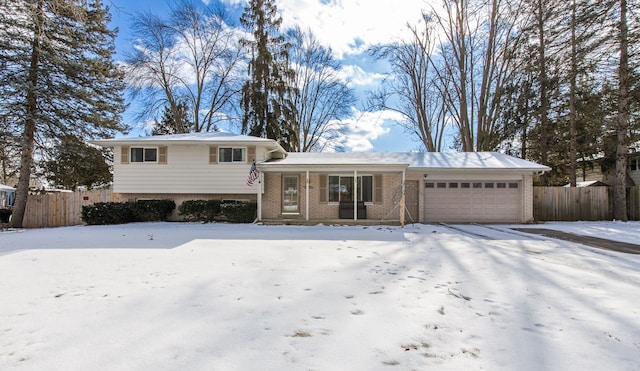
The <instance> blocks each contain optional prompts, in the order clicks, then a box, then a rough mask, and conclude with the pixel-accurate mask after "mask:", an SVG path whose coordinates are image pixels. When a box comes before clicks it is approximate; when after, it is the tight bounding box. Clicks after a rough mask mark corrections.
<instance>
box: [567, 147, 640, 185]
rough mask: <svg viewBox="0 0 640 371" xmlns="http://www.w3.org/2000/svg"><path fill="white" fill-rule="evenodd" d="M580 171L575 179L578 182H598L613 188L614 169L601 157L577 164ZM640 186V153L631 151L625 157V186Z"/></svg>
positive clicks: (612, 165)
mask: <svg viewBox="0 0 640 371" xmlns="http://www.w3.org/2000/svg"><path fill="white" fill-rule="evenodd" d="M578 167H579V168H580V170H578V174H576V177H577V179H578V182H580V181H582V182H591V181H599V182H601V183H604V185H608V186H613V184H614V183H615V176H616V167H615V163H613V162H612V161H607V160H606V158H605V157H604V156H603V155H599V156H595V157H593V158H590V159H582V160H581V161H580V162H579V166H578ZM635 185H640V153H639V152H636V151H635V149H632V152H630V153H629V154H628V155H627V186H628V187H632V186H635Z"/></svg>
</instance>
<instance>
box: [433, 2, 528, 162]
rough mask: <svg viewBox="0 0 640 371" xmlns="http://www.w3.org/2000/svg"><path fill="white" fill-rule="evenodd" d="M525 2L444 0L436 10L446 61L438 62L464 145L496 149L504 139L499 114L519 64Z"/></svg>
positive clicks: (471, 148) (470, 148)
mask: <svg viewBox="0 0 640 371" xmlns="http://www.w3.org/2000/svg"><path fill="white" fill-rule="evenodd" d="M521 4H522V2H521V1H503V0H491V1H489V2H488V3H486V2H482V1H475V0H444V1H443V8H444V12H443V13H442V14H441V13H439V12H437V11H435V10H434V11H433V14H434V19H435V20H436V22H437V24H438V26H439V31H440V32H439V33H438V34H439V35H441V36H442V39H441V40H440V41H439V50H438V52H439V54H440V55H441V56H442V61H441V63H440V64H439V65H436V66H434V67H435V70H436V73H437V76H438V80H439V81H438V82H439V84H440V86H441V89H442V90H441V91H442V92H443V95H444V96H445V101H444V103H445V105H446V107H447V111H448V114H449V115H450V117H451V118H452V119H453V121H454V122H455V124H456V125H457V127H458V132H459V140H460V145H461V149H462V150H463V151H474V150H478V151H490V150H495V149H496V148H497V147H498V146H499V145H500V143H501V142H502V141H504V140H505V139H506V138H505V137H504V135H503V133H505V132H508V131H506V130H504V128H502V127H501V125H502V124H504V123H505V122H506V121H504V120H500V116H501V115H502V113H503V110H504V107H503V97H504V95H505V86H506V84H507V83H508V82H509V81H510V80H511V79H512V78H513V75H514V71H515V69H516V65H515V62H516V59H515V58H514V51H515V50H516V48H517V45H518V43H519V41H520V40H521V35H522V34H521V33H520V32H518V31H519V29H518V27H519V26H520V25H521V19H520V17H521V16H522V13H521Z"/></svg>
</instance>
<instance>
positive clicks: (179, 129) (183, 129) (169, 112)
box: [151, 102, 194, 135]
mask: <svg viewBox="0 0 640 371" xmlns="http://www.w3.org/2000/svg"><path fill="white" fill-rule="evenodd" d="M174 111H175V113H174ZM176 115H177V116H176ZM193 126H194V125H193V122H192V121H191V120H190V119H189V106H188V105H187V104H186V103H185V102H180V103H178V104H177V105H176V107H175V109H171V106H165V107H164V113H163V114H162V119H160V121H156V124H155V125H154V126H153V130H152V131H151V135H167V134H181V133H189V132H191V128H193Z"/></svg>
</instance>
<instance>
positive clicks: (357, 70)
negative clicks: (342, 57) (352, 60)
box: [338, 65, 385, 87]
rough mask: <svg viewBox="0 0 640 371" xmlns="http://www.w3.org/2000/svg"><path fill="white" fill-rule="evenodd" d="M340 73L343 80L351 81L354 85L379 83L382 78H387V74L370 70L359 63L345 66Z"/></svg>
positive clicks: (350, 83) (351, 84)
mask: <svg viewBox="0 0 640 371" xmlns="http://www.w3.org/2000/svg"><path fill="white" fill-rule="evenodd" d="M338 73H339V76H340V78H341V80H343V81H347V82H349V85H350V86H352V87H354V86H370V85H377V84H378V83H379V82H380V80H382V79H384V78H385V75H383V74H381V73H376V72H368V71H365V70H364V69H363V68H362V67H360V66H357V65H347V66H343V67H342V69H341V70H340V71H339V72H338Z"/></svg>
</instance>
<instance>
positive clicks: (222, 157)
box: [218, 147, 247, 162]
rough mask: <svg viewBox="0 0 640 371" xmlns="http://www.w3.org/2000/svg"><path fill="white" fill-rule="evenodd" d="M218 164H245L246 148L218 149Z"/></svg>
mask: <svg viewBox="0 0 640 371" xmlns="http://www.w3.org/2000/svg"><path fill="white" fill-rule="evenodd" d="M218 153H219V155H218V162H246V159H247V157H246V148H232V147H220V148H218Z"/></svg>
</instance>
